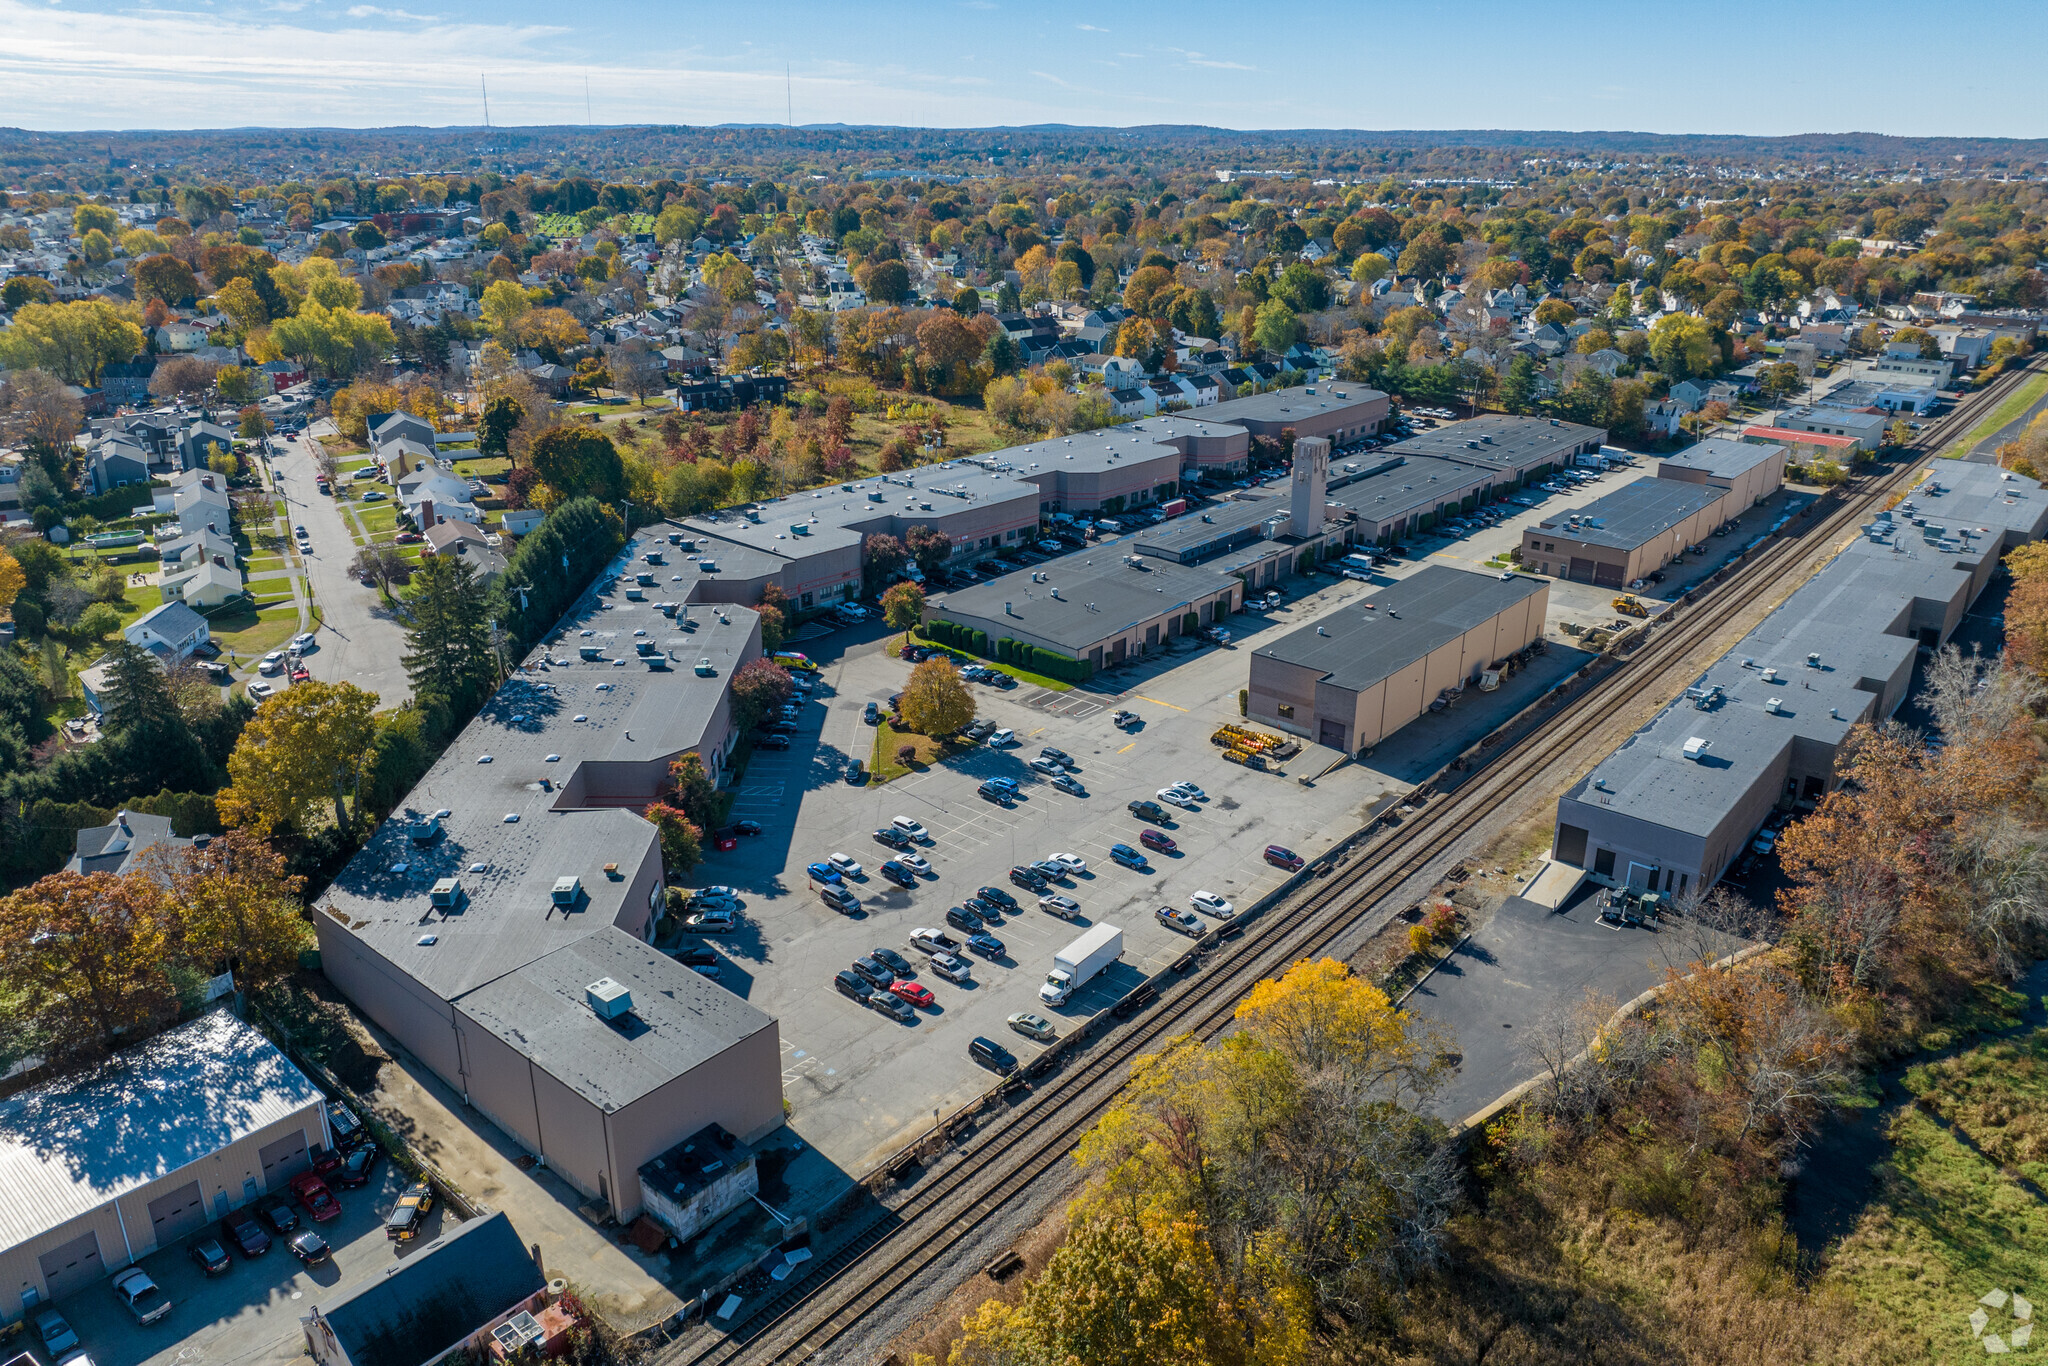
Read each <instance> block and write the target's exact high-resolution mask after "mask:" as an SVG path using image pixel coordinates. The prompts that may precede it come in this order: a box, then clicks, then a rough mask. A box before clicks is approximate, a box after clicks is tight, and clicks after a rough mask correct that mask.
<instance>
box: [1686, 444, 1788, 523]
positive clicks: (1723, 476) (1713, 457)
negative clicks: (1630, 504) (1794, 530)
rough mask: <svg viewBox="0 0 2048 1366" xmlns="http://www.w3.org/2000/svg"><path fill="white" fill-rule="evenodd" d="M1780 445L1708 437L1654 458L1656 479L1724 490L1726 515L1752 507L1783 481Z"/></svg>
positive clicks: (1783, 462)
mask: <svg viewBox="0 0 2048 1366" xmlns="http://www.w3.org/2000/svg"><path fill="white" fill-rule="evenodd" d="M1787 454H1789V452H1787V451H1786V449H1785V448H1784V447H1783V446H1779V445H1773V444H1769V443H1760V442H1743V441H1730V440H1728V439H1726V438H1725V437H1718V436H1717V437H1711V438H1709V439H1708V440H1705V441H1702V442H1700V443H1699V444H1698V445H1695V446H1689V447H1687V448H1686V449H1685V450H1682V451H1680V452H1679V453H1678V454H1677V455H1667V456H1665V457H1664V458H1663V459H1662V460H1660V461H1658V462H1657V477H1658V478H1659V479H1675V480H1677V481H1679V482H1680V483H1684V484H1705V485H1707V486H1709V487H1711V488H1717V489H1726V490H1727V491H1728V495H1729V500H1728V506H1729V509H1730V512H1729V515H1730V516H1733V515H1734V514H1735V513H1736V512H1739V511H1741V510H1742V509H1743V508H1747V507H1754V506H1755V505H1756V504H1758V503H1761V502H1762V501H1763V500H1764V499H1766V498H1768V497H1770V496H1771V495H1772V494H1774V493H1776V492H1777V491H1778V490H1779V489H1780V488H1782V487H1783V486H1784V483H1785V457H1786V455H1787Z"/></svg>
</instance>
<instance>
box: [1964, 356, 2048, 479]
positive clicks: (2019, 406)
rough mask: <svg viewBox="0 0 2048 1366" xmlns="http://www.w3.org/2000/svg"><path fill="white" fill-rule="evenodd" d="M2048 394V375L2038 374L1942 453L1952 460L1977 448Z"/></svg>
mask: <svg viewBox="0 0 2048 1366" xmlns="http://www.w3.org/2000/svg"><path fill="white" fill-rule="evenodd" d="M2042 394H2048V375H2036V376H2034V377H2033V378H2032V379H2030V380H2028V381H2027V382H2026V383H2024V384H2022V385H2020V387H2019V388H2017V389H2015V390H2013V391H2012V393H2011V395H2010V396H2009V397H2007V399H2006V400H2005V402H2003V403H2001V404H1999V405H1998V406H1997V407H1996V408H1993V409H1992V410H1991V416H1989V417H1987V418H1985V419H1984V420H1983V421H1982V422H1979V423H1978V424H1977V425H1976V426H1975V427H1972V428H1971V429H1970V433H1969V435H1968V436H1965V437H1963V438H1962V439H1961V440H1959V441H1957V442H1955V443H1954V444H1952V445H1951V446H1950V447H1949V448H1948V449H1947V450H1945V451H1943V452H1942V454H1943V455H1945V456H1947V457H1949V458H1950V459H1952V460H1959V459H1961V458H1962V457H1964V456H1966V455H1968V454H1969V453H1970V452H1971V451H1973V450H1975V449H1976V448H1977V443H1978V442H1980V441H1982V440H1984V438H1986V437H1988V436H1990V435H1991V434H1992V433H1993V432H1995V431H1997V430H1998V429H1999V428H2001V427H2003V426H2005V424H2006V423H2008V422H2015V421H2017V420H2018V419H2019V417H2020V415H2021V414H2022V413H2024V412H2026V411H2027V409H2028V408H2031V407H2032V406H2033V405H2034V404H2035V403H2036V402H2038V401H2039V400H2040V398H2041V395H2042Z"/></svg>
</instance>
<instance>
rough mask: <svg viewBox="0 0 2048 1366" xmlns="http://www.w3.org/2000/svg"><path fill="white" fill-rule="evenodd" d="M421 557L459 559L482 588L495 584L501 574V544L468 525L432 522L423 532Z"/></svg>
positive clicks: (503, 561)
mask: <svg viewBox="0 0 2048 1366" xmlns="http://www.w3.org/2000/svg"><path fill="white" fill-rule="evenodd" d="M421 553H423V554H427V555H455V556H459V557H461V559H462V560H463V561H464V562H465V563H466V564H468V565H469V567H470V568H471V569H473V570H475V571H476V574H477V577H478V578H480V579H482V580H483V581H484V583H486V584H491V583H495V582H496V581H497V580H498V578H499V577H500V576H501V575H503V574H504V572H505V553H504V550H503V548H502V542H501V540H500V539H499V538H498V537H496V536H493V535H490V534H489V533H487V532H486V531H485V530H484V529H483V528H482V527H480V526H477V525H476V524H474V523H472V522H462V521H447V522H436V523H435V524H434V525H433V526H430V527H428V528H427V530H426V534H425V543H424V544H423V545H422V546H421Z"/></svg>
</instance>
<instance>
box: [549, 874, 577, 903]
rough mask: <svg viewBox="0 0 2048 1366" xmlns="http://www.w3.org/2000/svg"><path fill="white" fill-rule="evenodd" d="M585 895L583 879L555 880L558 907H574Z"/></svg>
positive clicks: (555, 900)
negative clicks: (578, 898) (578, 899)
mask: <svg viewBox="0 0 2048 1366" xmlns="http://www.w3.org/2000/svg"><path fill="white" fill-rule="evenodd" d="M582 894H583V879H582V878H577V877H558V878H556V879H555V890H554V893H553V896H554V902H555V904H556V905H557V906H574V905H575V904H576V898H577V897H579V896H581V895H582Z"/></svg>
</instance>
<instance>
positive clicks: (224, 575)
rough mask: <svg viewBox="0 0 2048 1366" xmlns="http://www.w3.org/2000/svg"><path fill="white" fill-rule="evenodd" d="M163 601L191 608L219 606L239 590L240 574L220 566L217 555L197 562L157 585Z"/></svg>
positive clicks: (239, 591)
mask: <svg viewBox="0 0 2048 1366" xmlns="http://www.w3.org/2000/svg"><path fill="white" fill-rule="evenodd" d="M157 589H158V591H159V592H160V593H162V594H163V599H164V601H165V602H182V603H186V604H188V605H189V606H192V607H218V606H220V605H221V604H222V603H224V602H226V601H227V600H228V599H229V598H232V597H235V596H237V595H238V594H240V593H241V591H242V571H241V570H239V569H236V568H234V567H233V566H231V565H227V564H223V563H221V559H220V557H219V556H212V557H210V558H207V559H204V560H199V561H197V562H196V563H194V564H193V565H192V566H191V567H190V568H189V569H188V568H185V567H184V566H180V567H179V570H178V572H177V574H175V575H166V576H165V577H164V578H163V579H162V580H161V581H159V582H158V584H157Z"/></svg>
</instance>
